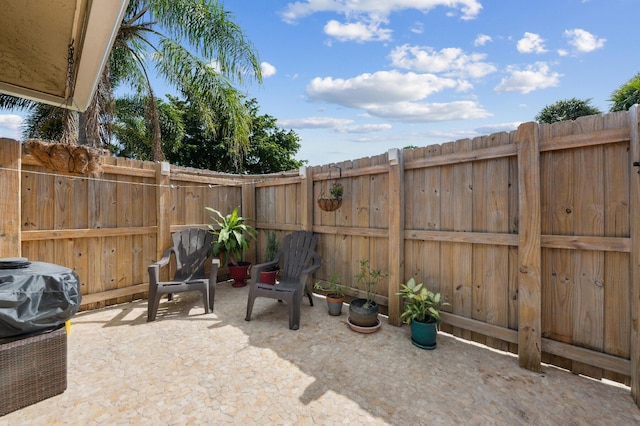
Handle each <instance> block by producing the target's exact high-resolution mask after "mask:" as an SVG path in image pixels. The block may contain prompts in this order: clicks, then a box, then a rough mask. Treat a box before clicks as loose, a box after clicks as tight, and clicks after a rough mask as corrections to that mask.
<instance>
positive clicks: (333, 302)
mask: <svg viewBox="0 0 640 426" xmlns="http://www.w3.org/2000/svg"><path fill="white" fill-rule="evenodd" d="M343 303H344V297H343V296H336V295H335V294H327V308H328V309H329V315H333V316H338V315H340V314H342V304H343Z"/></svg>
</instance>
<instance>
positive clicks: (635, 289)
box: [629, 104, 640, 407]
mask: <svg viewBox="0 0 640 426" xmlns="http://www.w3.org/2000/svg"><path fill="white" fill-rule="evenodd" d="M629 114H630V117H629V118H630V126H631V135H630V136H631V138H630V145H631V146H630V156H631V158H630V161H631V162H632V163H635V162H637V161H640V118H639V117H638V114H640V107H639V106H638V104H636V105H634V106H632V107H631V109H630V110H629ZM638 173H640V168H638V167H637V166H633V167H631V173H630V179H631V182H629V191H630V198H631V199H630V206H629V214H630V217H629V220H630V225H631V261H630V262H629V263H630V265H631V271H630V274H631V276H630V279H631V347H630V360H631V397H632V398H633V400H634V401H635V402H636V405H637V406H638V407H640V318H639V316H640V175H639V174H638Z"/></svg>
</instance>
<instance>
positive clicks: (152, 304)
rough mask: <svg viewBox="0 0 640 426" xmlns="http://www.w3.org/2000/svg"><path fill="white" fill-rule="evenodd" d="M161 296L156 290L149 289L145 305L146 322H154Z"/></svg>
mask: <svg viewBox="0 0 640 426" xmlns="http://www.w3.org/2000/svg"><path fill="white" fill-rule="evenodd" d="M161 297H162V295H161V294H158V290H157V288H155V287H153V288H151V287H150V288H149V300H148V303H147V322H151V321H155V320H156V314H157V313H158V307H159V306H160V298H161Z"/></svg>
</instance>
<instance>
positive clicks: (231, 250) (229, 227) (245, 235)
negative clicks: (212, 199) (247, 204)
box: [206, 207, 257, 287]
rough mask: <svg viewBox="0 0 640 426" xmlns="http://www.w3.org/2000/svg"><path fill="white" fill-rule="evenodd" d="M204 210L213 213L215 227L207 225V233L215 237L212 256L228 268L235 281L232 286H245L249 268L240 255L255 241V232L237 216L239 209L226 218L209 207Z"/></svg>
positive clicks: (246, 220)
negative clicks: (218, 258)
mask: <svg viewBox="0 0 640 426" xmlns="http://www.w3.org/2000/svg"><path fill="white" fill-rule="evenodd" d="M206 209H207V210H208V211H210V212H211V213H214V216H211V219H212V220H213V222H214V223H215V226H214V225H209V231H210V232H211V233H212V234H213V235H214V237H215V240H214V242H213V254H214V255H216V256H220V260H221V261H222V265H227V266H228V267H229V272H230V273H231V274H232V277H233V278H234V280H235V281H234V283H233V286H234V287H242V286H244V285H246V281H245V280H246V278H247V276H248V275H249V272H248V271H249V266H251V264H250V263H248V262H242V254H243V252H244V251H245V250H247V249H248V248H249V245H250V241H251V240H255V239H256V235H257V233H256V230H255V229H254V228H253V227H252V226H250V225H248V224H247V223H246V222H248V221H249V219H248V218H246V217H242V216H239V215H238V209H239V207H236V208H235V209H233V211H232V212H231V213H229V214H228V215H226V216H223V215H222V213H220V212H219V211H218V210H215V209H213V208H211V207H206ZM234 274H237V275H234Z"/></svg>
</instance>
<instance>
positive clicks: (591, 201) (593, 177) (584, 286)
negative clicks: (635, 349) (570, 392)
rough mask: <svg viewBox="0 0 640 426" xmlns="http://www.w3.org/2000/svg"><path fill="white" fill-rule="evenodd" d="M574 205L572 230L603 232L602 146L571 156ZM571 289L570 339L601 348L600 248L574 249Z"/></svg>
mask: <svg viewBox="0 0 640 426" xmlns="http://www.w3.org/2000/svg"><path fill="white" fill-rule="evenodd" d="M574 125H575V126H576V127H578V129H576V133H577V132H584V133H588V132H590V131H593V130H601V129H602V118H601V117H600V116H590V117H582V118H581V119H579V120H577V121H576V122H575V124H574ZM574 161H575V165H574V170H575V173H576V177H575V181H576V189H575V191H576V206H577V207H578V208H577V209H576V212H575V224H574V231H575V232H576V234H578V235H589V236H591V235H594V236H602V235H603V234H604V184H603V173H604V171H603V148H602V146H594V147H585V148H583V149H581V150H579V152H578V153H577V155H576V156H575V157H574ZM574 268H575V269H574V276H575V277H576V280H575V287H574V292H573V306H574V308H575V310H574V314H575V315H574V318H573V320H574V326H573V342H574V343H577V344H578V345H581V346H584V347H587V348H590V349H595V350H597V351H602V350H603V346H604V289H603V286H604V275H603V273H604V252H601V251H585V250H577V251H576V261H575V264H574ZM573 371H574V372H576V373H580V374H586V375H589V376H591V377H595V378H598V379H599V378H601V377H602V370H601V369H598V368H594V367H590V366H587V365H584V364H582V363H577V362H574V364H573Z"/></svg>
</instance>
